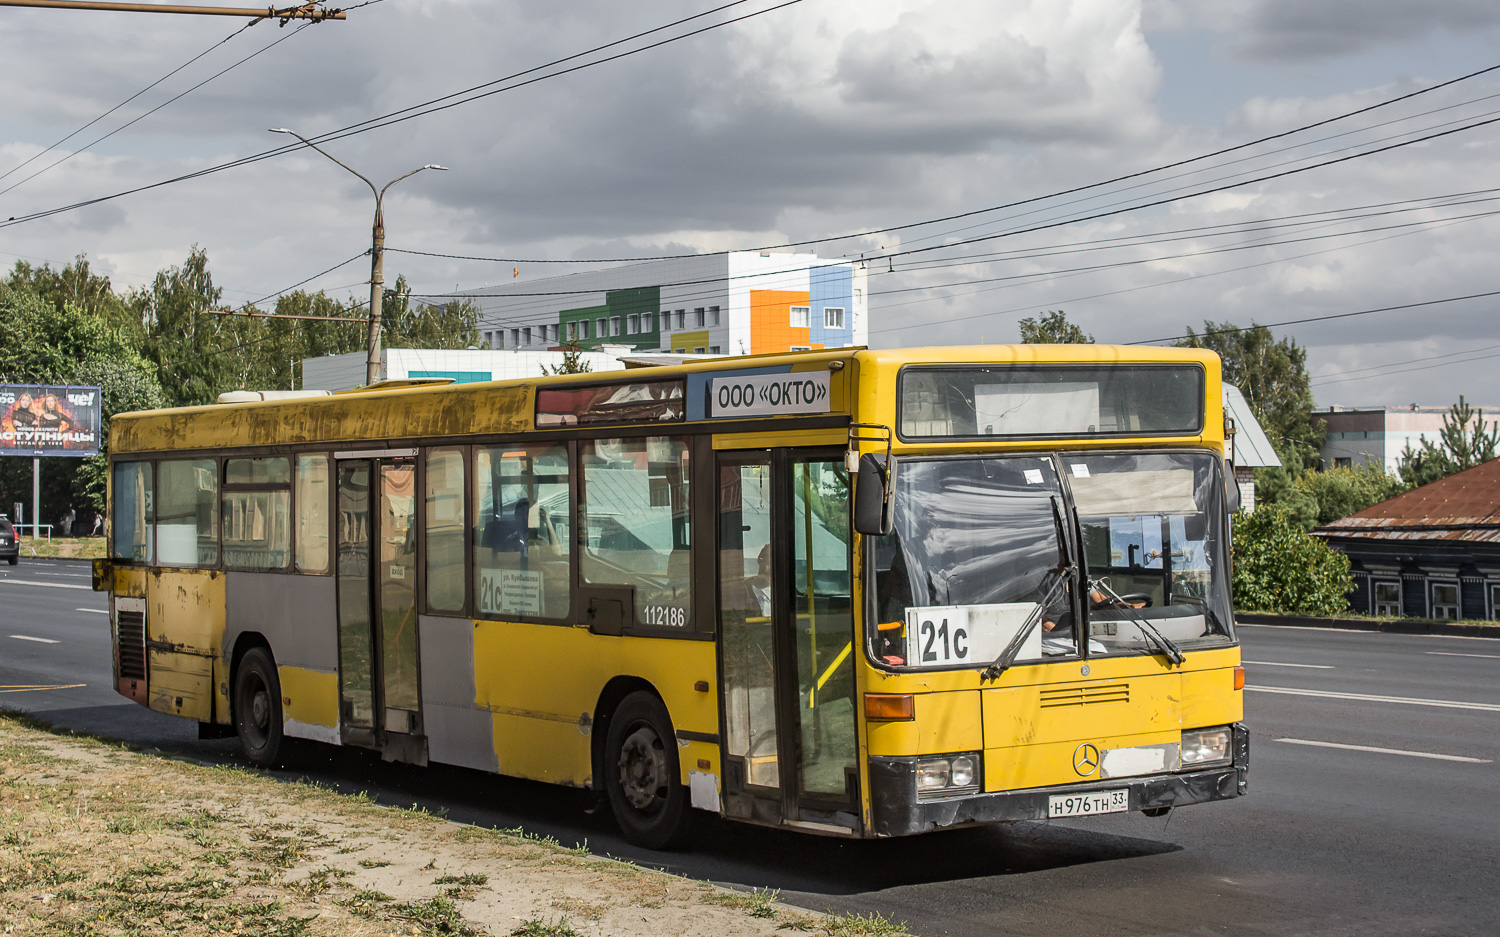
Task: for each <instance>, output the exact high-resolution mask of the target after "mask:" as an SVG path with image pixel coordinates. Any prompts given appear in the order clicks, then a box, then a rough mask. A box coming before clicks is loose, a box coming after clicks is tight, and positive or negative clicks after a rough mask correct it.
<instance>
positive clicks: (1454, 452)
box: [1396, 394, 1500, 488]
mask: <svg viewBox="0 0 1500 937" xmlns="http://www.w3.org/2000/svg"><path fill="white" fill-rule="evenodd" d="M1470 420H1473V421H1474V425H1473V426H1472V427H1470V426H1469V421H1470ZM1497 443H1500V423H1490V424H1489V426H1488V427H1486V426H1485V423H1484V411H1483V410H1475V409H1474V408H1473V407H1471V406H1469V404H1468V401H1466V400H1464V396H1463V394H1459V395H1458V403H1455V404H1453V405H1452V406H1450V407H1449V408H1448V412H1447V413H1446V414H1444V415H1443V428H1442V430H1441V431H1440V432H1439V433H1438V444H1437V445H1436V446H1434V445H1433V444H1432V441H1431V440H1429V439H1428V438H1427V437H1425V436H1423V437H1422V445H1421V447H1420V448H1418V449H1413V448H1412V447H1411V443H1407V444H1406V446H1405V448H1403V449H1402V450H1401V461H1400V462H1399V463H1397V465H1396V471H1397V473H1398V474H1399V475H1400V476H1401V480H1402V481H1403V482H1405V483H1406V484H1407V485H1408V486H1409V487H1412V488H1415V487H1417V486H1418V485H1426V484H1428V483H1429V482H1435V481H1437V480H1438V479H1440V478H1447V477H1448V476H1449V475H1452V474H1453V473H1455V472H1462V471H1463V470H1464V469H1470V468H1473V467H1474V466H1476V465H1479V464H1481V463H1484V462H1488V461H1489V460H1491V459H1493V458H1494V457H1495V447H1496V445H1497Z"/></svg>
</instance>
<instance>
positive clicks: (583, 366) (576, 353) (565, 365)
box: [542, 345, 594, 375]
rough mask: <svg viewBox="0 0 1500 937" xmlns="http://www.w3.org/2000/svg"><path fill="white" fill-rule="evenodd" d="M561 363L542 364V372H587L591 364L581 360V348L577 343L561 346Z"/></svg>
mask: <svg viewBox="0 0 1500 937" xmlns="http://www.w3.org/2000/svg"><path fill="white" fill-rule="evenodd" d="M562 356H563V360H562V364H551V365H548V364H544V365H542V374H543V375H548V374H587V373H588V372H590V371H592V370H593V369H594V367H593V365H591V364H589V363H588V362H587V361H584V360H583V349H582V348H580V347H578V346H577V345H564V346H562Z"/></svg>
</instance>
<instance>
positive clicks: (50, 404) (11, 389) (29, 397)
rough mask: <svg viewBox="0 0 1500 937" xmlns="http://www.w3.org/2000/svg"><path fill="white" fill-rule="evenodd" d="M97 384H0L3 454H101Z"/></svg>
mask: <svg viewBox="0 0 1500 937" xmlns="http://www.w3.org/2000/svg"><path fill="white" fill-rule="evenodd" d="M102 409H103V399H102V395H101V394H100V392H99V388H97V387H74V386H71V385H68V386H58V385H53V384H0V456H73V457H76V458H83V457H85V456H91V455H98V454H99V445H100V443H101V440H100V438H99V423H100V418H101V416H102Z"/></svg>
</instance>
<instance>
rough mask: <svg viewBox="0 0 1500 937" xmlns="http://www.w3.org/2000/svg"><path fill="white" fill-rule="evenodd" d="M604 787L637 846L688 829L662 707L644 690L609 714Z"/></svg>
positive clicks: (673, 839) (677, 837) (667, 842)
mask: <svg viewBox="0 0 1500 937" xmlns="http://www.w3.org/2000/svg"><path fill="white" fill-rule="evenodd" d="M604 786H605V788H606V790H607V791H608V793H609V806H610V809H611V810H613V811H614V815H615V822H616V823H618V824H619V825H620V832H622V833H624V834H625V838H626V839H628V840H630V841H631V842H632V843H635V844H636V845H637V846H645V847H646V848H648V849H666V848H668V847H671V846H675V845H677V844H679V843H681V842H682V840H683V839H684V838H685V836H686V834H687V828H688V802H687V801H688V798H687V791H686V790H685V789H684V788H683V786H682V780H681V775H680V774H679V770H678V765H677V744H676V737H675V736H674V735H673V734H672V723H671V720H670V719H669V718H668V716H667V708H666V707H665V706H663V705H662V702H661V700H659V699H657V698H656V697H655V696H653V695H651V694H650V693H632V694H630V695H629V696H627V697H625V699H623V700H622V701H621V702H620V705H619V708H617V709H616V710H615V712H614V714H613V715H612V716H610V719H609V731H608V733H607V734H606V735H605V748H604Z"/></svg>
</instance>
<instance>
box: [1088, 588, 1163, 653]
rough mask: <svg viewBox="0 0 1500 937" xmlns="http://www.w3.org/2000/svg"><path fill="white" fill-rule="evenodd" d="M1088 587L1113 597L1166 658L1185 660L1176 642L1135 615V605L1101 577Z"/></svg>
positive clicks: (1131, 620)
mask: <svg viewBox="0 0 1500 937" xmlns="http://www.w3.org/2000/svg"><path fill="white" fill-rule="evenodd" d="M1089 589H1090V591H1092V590H1094V589H1098V590H1099V591H1100V592H1103V593H1104V594H1105V595H1107V596H1109V597H1110V598H1111V599H1114V601H1115V605H1117V606H1118V607H1120V608H1121V609H1123V610H1124V611H1125V613H1126V614H1127V615H1129V616H1130V622H1131V624H1133V625H1135V626H1136V627H1137V628H1139V629H1141V634H1143V635H1145V636H1146V640H1147V641H1150V642H1151V643H1152V644H1154V645H1156V646H1157V648H1158V649H1160V650H1161V652H1162V653H1163V654H1165V655H1166V656H1167V660H1169V661H1171V662H1172V663H1174V664H1181V663H1184V662H1185V661H1186V660H1187V658H1186V657H1184V656H1183V655H1182V648H1180V647H1178V646H1177V645H1176V644H1173V643H1172V640H1171V639H1170V638H1168V637H1166V636H1165V635H1163V634H1162V633H1161V632H1160V631H1157V630H1156V628H1154V627H1153V626H1152V625H1151V623H1150V622H1148V621H1147V620H1146V619H1145V618H1143V617H1141V616H1140V615H1137V614H1136V613H1135V607H1134V606H1133V605H1131V604H1130V603H1129V602H1127V601H1125V600H1124V599H1122V598H1120V596H1119V593H1117V592H1115V590H1113V589H1111V588H1110V587H1109V583H1107V582H1105V581H1104V580H1103V579H1095V580H1094V581H1092V582H1090V583H1089Z"/></svg>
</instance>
